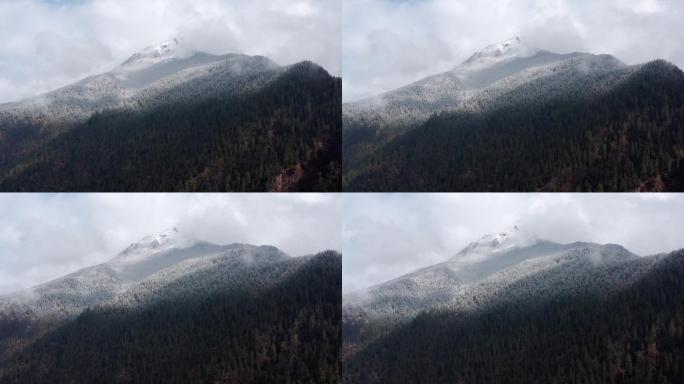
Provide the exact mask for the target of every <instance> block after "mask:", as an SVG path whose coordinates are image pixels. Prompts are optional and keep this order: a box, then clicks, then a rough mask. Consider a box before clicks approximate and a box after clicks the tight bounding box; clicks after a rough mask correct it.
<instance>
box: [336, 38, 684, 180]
mask: <svg viewBox="0 0 684 384" xmlns="http://www.w3.org/2000/svg"><path fill="white" fill-rule="evenodd" d="M682 88H684V80H683V77H682V73H681V71H680V70H679V69H677V68H676V67H674V66H672V65H671V64H668V63H665V62H662V61H656V62H652V63H648V64H643V65H635V66H626V65H624V64H623V63H621V62H620V61H619V60H617V59H616V58H614V57H612V56H609V55H591V54H586V53H571V54H564V55H561V54H556V53H552V52H548V51H543V50H538V49H534V48H530V47H526V46H525V45H524V43H523V42H520V41H519V40H517V39H514V40H512V41H508V42H505V43H502V44H500V45H498V46H492V47H488V48H487V49H485V50H484V51H483V52H479V53H476V54H475V55H473V57H471V59H469V60H467V61H466V62H464V63H463V64H461V65H460V66H459V67H457V68H455V69H454V70H452V71H449V72H447V73H444V74H439V75H435V76H431V77H429V78H426V79H424V80H421V81H418V82H416V83H414V84H411V85H409V86H406V87H403V88H400V89H398V90H395V91H390V92H388V93H385V94H383V95H380V96H377V97H375V98H372V99H369V100H363V101H360V102H358V103H348V104H345V105H344V106H343V126H344V129H343V137H344V138H343V143H344V147H343V156H344V159H345V160H344V165H343V166H344V180H343V184H344V188H345V190H350V191H385V190H392V191H492V190H494V191H536V190H551V191H555V190H561V191H567V190H576V189H579V190H589V191H592V190H600V189H603V190H611V191H631V190H679V189H680V187H679V186H680V185H682V180H681V177H680V174H681V172H682V171H681V169H680V166H679V164H680V159H681V158H682V152H681V147H682V145H684V142H683V141H682V133H681V130H682V129H684V128H683V127H682V125H683V124H682V109H683V107H682V105H683V103H682V98H681V94H682ZM654 158H655V160H653V159H654ZM642 162H643V164H642ZM606 163H608V164H609V165H610V166H608V167H606V166H605V164H606ZM427 168H430V170H427Z"/></svg>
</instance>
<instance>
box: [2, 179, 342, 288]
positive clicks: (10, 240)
mask: <svg viewBox="0 0 684 384" xmlns="http://www.w3.org/2000/svg"><path fill="white" fill-rule="evenodd" d="M340 210H341V199H339V197H338V196H336V195H332V194H285V195H278V194H238V193H231V194H201V193H193V194H134V193H120V194H106V193H105V194H98V193H86V194H25V193H19V194H2V195H0V217H2V225H0V294H2V293H7V292H10V291H14V290H18V289H21V288H27V287H29V286H33V285H35V284H39V283H42V282H45V281H47V280H50V279H53V278H56V277H59V276H63V275H65V274H67V273H70V272H73V271H75V270H78V269H80V268H83V267H86V266H90V265H94V264H97V263H101V262H103V261H106V260H108V259H110V258H111V257H113V256H114V255H116V254H117V253H119V252H121V251H122V250H123V249H124V248H125V247H127V246H128V245H129V244H131V243H133V242H136V241H138V240H140V239H141V238H143V237H145V236H148V235H153V234H157V233H160V232H161V231H164V230H167V229H169V228H172V227H178V228H179V230H180V231H181V232H182V233H183V236H184V237H188V238H191V239H196V240H203V241H209V242H212V243H215V244H229V243H248V244H255V245H274V246H276V247H278V248H280V249H281V250H283V251H284V252H286V253H288V254H289V255H291V256H303V255H306V254H311V253H316V252H320V251H323V250H326V249H335V250H338V251H339V250H341V231H342V228H341V226H342V224H341V222H340V215H341V212H340Z"/></svg>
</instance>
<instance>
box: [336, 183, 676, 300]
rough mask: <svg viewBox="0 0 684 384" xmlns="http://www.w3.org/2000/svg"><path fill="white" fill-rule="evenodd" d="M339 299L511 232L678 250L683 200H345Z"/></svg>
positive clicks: (645, 250) (650, 250) (648, 251)
mask: <svg viewBox="0 0 684 384" xmlns="http://www.w3.org/2000/svg"><path fill="white" fill-rule="evenodd" d="M343 206H344V213H343V215H344V227H343V237H342V238H343V240H342V241H343V249H344V256H343V258H342V270H343V279H342V282H343V290H344V291H345V292H349V291H353V290H356V289H360V288H364V287H367V286H369V285H373V284H378V283H381V282H384V281H387V280H389V279H392V278H394V277H398V276H401V275H403V274H405V273H408V272H412V271H414V270H416V269H418V268H421V267H425V266H429V265H433V264H436V263H440V262H443V261H446V260H447V259H449V258H450V257H452V256H454V255H455V254H456V253H458V252H459V251H460V250H461V249H463V248H464V247H465V246H467V245H468V244H470V243H471V242H473V241H476V240H478V239H479V238H480V237H482V236H483V235H486V234H490V233H496V232H499V231H501V230H503V229H505V228H508V227H511V226H513V225H518V226H520V227H521V229H522V230H524V231H526V232H529V233H532V234H536V235H537V236H538V237H539V238H542V239H546V240H551V241H556V242H560V243H571V242H575V241H589V242H596V243H602V244H605V243H614V244H620V245H622V246H624V247H626V248H627V249H629V250H630V251H632V252H634V253H636V254H638V255H641V256H646V255H652V254H656V253H661V252H669V251H673V250H675V249H680V248H684V236H682V216H684V195H682V194H636V193H635V194H579V193H573V194H531V193H530V194H468V193H465V194H427V193H423V194H345V195H344V197H343Z"/></svg>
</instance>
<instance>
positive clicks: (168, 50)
mask: <svg viewBox="0 0 684 384" xmlns="http://www.w3.org/2000/svg"><path fill="white" fill-rule="evenodd" d="M195 53H197V51H196V50H194V49H190V48H188V47H186V46H184V45H183V44H181V42H180V41H179V40H178V39H176V38H173V39H171V40H167V41H164V42H162V43H159V44H157V45H153V46H150V47H147V48H145V49H143V50H142V51H140V52H138V53H135V54H133V56H131V57H130V58H128V60H126V61H124V62H123V64H121V65H120V66H119V67H117V68H116V69H115V70H114V72H115V73H116V72H129V71H139V70H142V69H145V68H148V67H150V66H152V65H155V64H159V63H161V62H164V61H168V60H171V59H182V58H186V57H190V56H192V55H193V54H195Z"/></svg>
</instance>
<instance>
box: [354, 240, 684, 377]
mask: <svg viewBox="0 0 684 384" xmlns="http://www.w3.org/2000/svg"><path fill="white" fill-rule="evenodd" d="M343 382H345V383H367V384H372V383H435V384H436V383H462V384H468V383H478V384H487V383H550V384H553V383H587V384H596V383H613V384H626V383H635V384H636V383H641V384H644V383H654V384H661V383H662V384H665V383H684V251H681V250H680V251H677V252H673V253H671V254H669V255H667V256H662V260H660V261H659V262H658V263H657V264H656V266H655V267H654V268H653V270H651V271H650V272H649V273H648V274H646V275H644V276H643V277H642V278H641V279H640V280H639V281H638V282H637V283H635V284H634V285H632V286H631V287H629V288H627V289H625V290H623V291H620V292H618V293H616V294H614V295H607V296H605V295H580V296H559V297H554V298H550V299H549V300H546V301H542V302H537V303H527V304H521V303H505V304H501V305H499V306H497V307H494V308H492V309H488V310H486V311H485V312H482V313H474V314H463V313H461V314H451V313H423V314H422V315H419V316H418V317H416V318H415V319H414V320H413V321H412V322H411V323H410V324H408V325H406V326H404V327H403V328H401V329H399V330H397V331H395V332H393V333H392V334H390V335H388V336H386V337H384V338H382V339H380V340H378V341H375V342H374V343H373V344H371V345H370V346H369V347H367V348H366V349H364V350H362V351H361V352H359V353H357V354H355V355H354V356H353V357H351V358H350V359H348V360H347V361H345V363H344V378H343Z"/></svg>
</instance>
